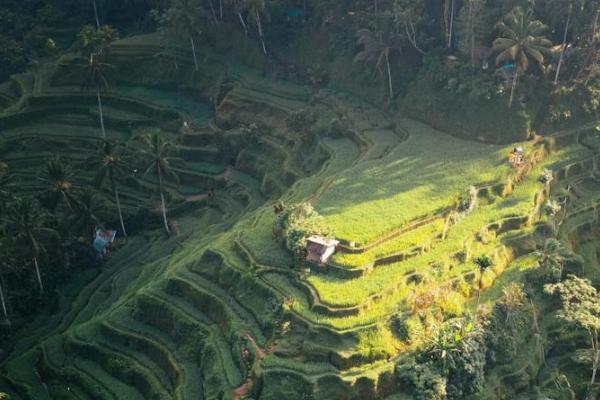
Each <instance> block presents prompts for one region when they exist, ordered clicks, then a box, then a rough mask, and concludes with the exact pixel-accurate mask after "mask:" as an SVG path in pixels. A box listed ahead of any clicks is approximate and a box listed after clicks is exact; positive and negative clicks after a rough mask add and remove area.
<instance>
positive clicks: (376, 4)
mask: <svg viewBox="0 0 600 400" xmlns="http://www.w3.org/2000/svg"><path fill="white" fill-rule="evenodd" d="M375 12H376V13H377V12H379V0H375Z"/></svg>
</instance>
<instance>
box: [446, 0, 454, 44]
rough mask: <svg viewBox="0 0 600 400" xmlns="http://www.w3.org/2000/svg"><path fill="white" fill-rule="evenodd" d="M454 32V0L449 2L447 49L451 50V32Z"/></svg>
mask: <svg viewBox="0 0 600 400" xmlns="http://www.w3.org/2000/svg"><path fill="white" fill-rule="evenodd" d="M453 30H454V0H451V1H450V26H449V28H448V44H447V47H448V49H450V48H452V32H453Z"/></svg>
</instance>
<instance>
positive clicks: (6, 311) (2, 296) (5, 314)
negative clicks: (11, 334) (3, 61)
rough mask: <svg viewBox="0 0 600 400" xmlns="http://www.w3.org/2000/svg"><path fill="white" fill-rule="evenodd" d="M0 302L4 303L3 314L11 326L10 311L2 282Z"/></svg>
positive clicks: (0, 284)
mask: <svg viewBox="0 0 600 400" xmlns="http://www.w3.org/2000/svg"><path fill="white" fill-rule="evenodd" d="M0 302H1V303H2V313H3V314H4V319H5V320H6V321H7V322H8V324H9V325H10V319H8V309H7V308H6V300H5V299H4V291H3V290H2V283H1V282H0Z"/></svg>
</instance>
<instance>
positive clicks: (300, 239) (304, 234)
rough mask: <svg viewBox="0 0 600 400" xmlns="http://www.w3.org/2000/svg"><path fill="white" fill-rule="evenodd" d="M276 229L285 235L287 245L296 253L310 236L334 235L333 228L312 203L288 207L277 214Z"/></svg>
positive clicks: (301, 249) (302, 248)
mask: <svg viewBox="0 0 600 400" xmlns="http://www.w3.org/2000/svg"><path fill="white" fill-rule="evenodd" d="M275 231H276V232H277V233H279V234H281V235H283V236H284V237H285V245H286V247H287V248H288V250H290V251H292V252H294V253H296V254H297V253H299V252H301V251H303V250H304V248H305V246H306V239H307V238H308V237H309V236H311V235H322V236H332V231H331V229H330V228H329V227H328V226H327V225H326V224H325V220H324V219H323V217H322V216H321V215H320V214H319V213H318V212H317V211H316V210H315V209H314V208H313V206H312V205H311V204H310V203H299V204H295V205H293V206H291V207H288V208H286V209H285V210H284V211H283V212H281V213H280V214H279V215H278V216H277V220H276V221H275Z"/></svg>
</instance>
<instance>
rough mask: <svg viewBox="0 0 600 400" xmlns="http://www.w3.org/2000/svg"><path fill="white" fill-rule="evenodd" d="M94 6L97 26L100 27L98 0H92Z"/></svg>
mask: <svg viewBox="0 0 600 400" xmlns="http://www.w3.org/2000/svg"><path fill="white" fill-rule="evenodd" d="M92 5H93V6H94V17H95V18H96V28H97V29H100V19H99V18H98V7H97V6H96V0H92Z"/></svg>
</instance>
